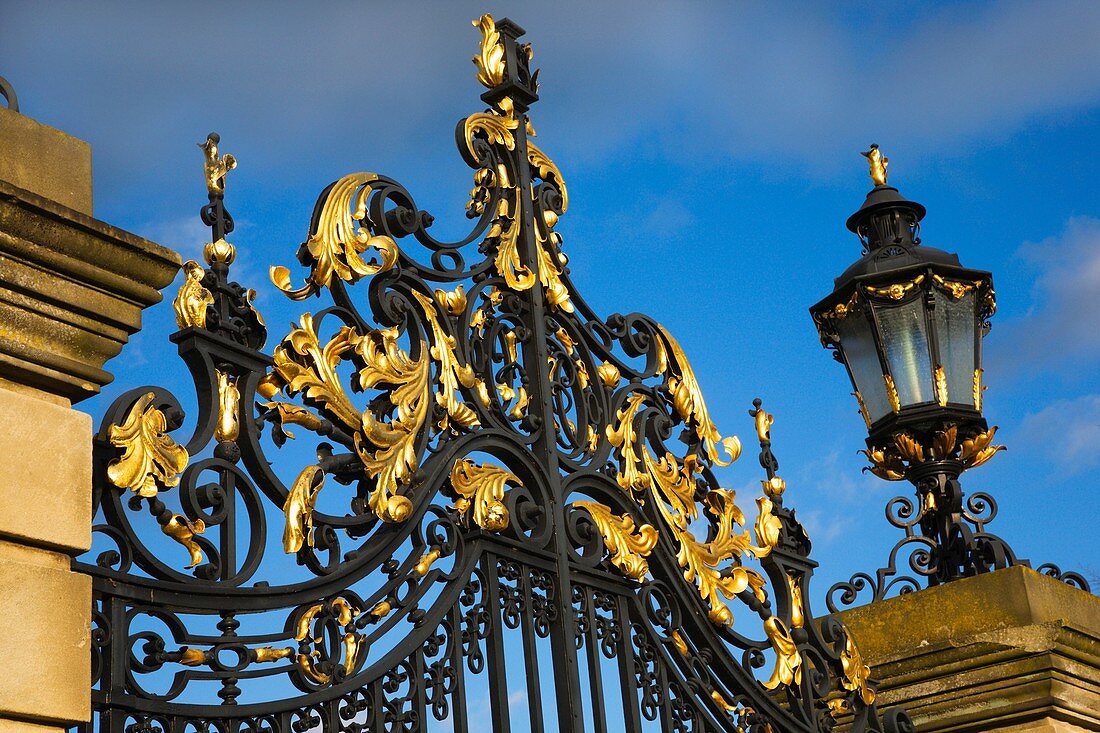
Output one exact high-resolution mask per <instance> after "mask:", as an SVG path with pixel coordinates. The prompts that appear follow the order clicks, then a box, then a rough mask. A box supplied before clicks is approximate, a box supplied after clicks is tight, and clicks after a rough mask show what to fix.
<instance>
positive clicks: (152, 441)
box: [107, 392, 188, 497]
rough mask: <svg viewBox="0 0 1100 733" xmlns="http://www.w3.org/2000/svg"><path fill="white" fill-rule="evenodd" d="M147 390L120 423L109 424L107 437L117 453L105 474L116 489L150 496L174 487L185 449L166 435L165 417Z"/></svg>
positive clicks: (185, 465)
mask: <svg viewBox="0 0 1100 733" xmlns="http://www.w3.org/2000/svg"><path fill="white" fill-rule="evenodd" d="M155 399H156V395H155V394H154V393H152V392H148V393H146V394H144V395H142V396H141V397H139V398H138V399H137V401H136V402H134V404H133V406H132V407H131V408H130V411H129V413H128V414H127V415H126V419H125V420H124V421H123V422H122V424H121V425H112V426H111V427H110V430H109V432H108V439H109V440H110V442H111V445H113V446H114V447H115V448H121V449H122V451H123V453H122V455H121V456H119V457H118V458H116V459H115V460H113V461H111V463H110V465H108V466H107V477H108V478H109V479H110V480H111V483H113V484H114V485H115V486H117V487H119V488H120V489H129V490H131V491H133V492H134V493H135V494H137V495H138V496H143V497H154V496H156V495H157V491H158V490H159V488H161V487H164V488H168V487H172V486H177V485H178V484H179V475H180V474H181V473H183V469H184V468H186V467H187V461H188V455H187V449H186V448H184V447H183V446H182V445H180V444H179V443H177V442H176V441H174V440H172V438H171V437H170V436H169V435H167V434H166V431H167V429H168V420H167V418H165V416H164V413H163V412H161V411H160V410H159V409H158V408H157V406H156V405H155V404H153V401H154V400H155Z"/></svg>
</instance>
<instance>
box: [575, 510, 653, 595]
mask: <svg viewBox="0 0 1100 733" xmlns="http://www.w3.org/2000/svg"><path fill="white" fill-rule="evenodd" d="M573 506H576V507H580V508H582V509H585V510H586V511H587V512H588V513H589V514H590V515H591V516H592V521H594V522H595V523H596V527H597V529H599V531H600V535H601V536H602V537H603V541H604V545H605V546H606V547H607V551H608V553H609V554H610V555H611V564H612V565H614V566H615V567H617V568H618V569H619V570H620V571H622V573H623V575H625V576H627V577H628V578H633V579H634V580H641V579H642V578H644V577H645V575H646V573H648V572H649V563H647V562H646V557H648V556H649V553H650V552H652V551H653V548H654V547H656V546H657V530H656V529H655V528H654V527H653V526H652V525H649V524H643V525H642V526H640V527H636V526H635V524H634V518H633V517H631V516H630V515H629V514H622V515H616V514H612V513H611V508H610V507H608V506H606V505H604V504H599V503H597V502H594V501H575V502H573Z"/></svg>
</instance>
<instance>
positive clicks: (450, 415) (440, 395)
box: [413, 290, 481, 430]
mask: <svg viewBox="0 0 1100 733" xmlns="http://www.w3.org/2000/svg"><path fill="white" fill-rule="evenodd" d="M413 296H414V297H415V298H416V299H417V301H419V302H420V305H421V307H422V308H423V310H424V316H425V317H426V318H427V319H428V324H429V326H430V328H431V331H432V346H431V355H432V358H433V359H435V361H436V363H437V364H439V376H438V381H439V386H440V388H441V389H440V391H439V392H437V393H436V395H435V399H436V402H438V403H439V404H440V405H441V406H442V407H443V409H444V410H445V411H446V417H444V418H443V420H442V422H441V423H440V425H439V428H440V430H445V429H447V427H448V422H449V421H450V422H453V423H454V424H455V425H456V426H458V427H462V428H470V427H474V426H476V425H480V424H481V421H480V420H478V417H477V413H475V412H474V411H473V409H472V408H471V407H470V406H469V405H467V404H466V403H465V402H463V401H461V400H460V399H459V398H458V393H459V386H460V385H461V386H462V387H466V388H467V389H469V388H472V387H474V386H475V385H476V384H477V377H476V376H475V374H474V370H473V367H471V366H470V365H469V364H463V363H461V362H460V361H459V359H458V356H457V355H456V354H455V337H454V336H452V335H450V334H449V333H447V331H446V329H445V328H444V327H443V324H442V322H441V321H440V319H439V315H438V314H437V313H436V310H435V305H434V301H433V300H432V299H431V298H429V297H428V296H426V295H424V294H423V293H420V292H418V291H415V290H414V291H413ZM463 300H465V296H463Z"/></svg>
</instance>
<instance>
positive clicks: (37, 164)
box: [0, 107, 180, 733]
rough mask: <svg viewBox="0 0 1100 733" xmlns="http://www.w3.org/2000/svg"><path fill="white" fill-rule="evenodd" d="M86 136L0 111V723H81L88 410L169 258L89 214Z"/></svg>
mask: <svg viewBox="0 0 1100 733" xmlns="http://www.w3.org/2000/svg"><path fill="white" fill-rule="evenodd" d="M91 168H92V166H91V149H90V148H89V146H88V144H87V143H85V142H83V141H81V140H77V139H75V138H72V137H69V136H68V135H66V134H64V133H62V132H60V131H58V130H54V129H53V128H50V127H47V126H45V125H42V124H39V123H38V122H36V121H34V120H32V119H30V118H29V117H25V116H23V115H20V114H19V113H18V112H15V111H13V110H10V109H7V108H5V107H0V619H2V620H3V622H4V624H5V626H6V627H7V629H8V648H9V660H10V662H11V663H10V664H9V665H8V669H7V670H6V673H5V674H4V675H3V677H2V679H0V731H18V732H19V733H24V732H25V733H51V732H54V731H60V730H62V729H64V728H66V727H68V726H71V725H73V724H75V723H78V722H81V721H86V720H88V719H89V713H90V687H91V685H90V675H91V667H90V661H91V658H90V638H89V632H90V616H91V591H92V588H91V579H90V578H88V577H87V576H85V575H81V574H79V573H74V572H72V570H71V569H70V558H71V557H72V556H75V555H78V554H80V553H81V552H84V551H85V550H87V549H88V547H89V545H90V543H91V493H92V492H91V487H92V480H91V466H92V450H91V448H92V422H91V418H90V417H89V416H88V415H86V414H84V413H82V412H79V411H77V410H75V409H73V408H72V406H71V405H72V403H73V402H76V401H79V400H81V399H84V398H85V397H88V396H90V395H92V394H95V393H96V392H98V391H99V388H100V387H101V386H102V385H104V384H106V383H108V382H109V381H111V375H110V374H108V373H107V372H105V371H103V368H102V367H103V364H104V362H105V361H107V359H110V358H111V357H112V356H115V355H116V354H118V352H119V351H120V350H121V348H122V346H123V344H125V343H126V341H127V339H128V338H129V336H130V335H131V334H133V333H135V332H136V331H137V330H138V329H139V328H140V326H141V311H142V309H143V308H146V307H148V306H150V305H152V304H153V303H156V302H158V301H159V300H160V299H161V294H160V289H161V288H163V287H165V286H166V285H168V284H169V283H170V282H171V281H172V279H173V277H174V276H175V274H176V271H177V270H178V269H179V266H180V259H179V255H177V254H176V253H175V252H172V251H170V250H167V249H165V248H163V247H161V246H159V245H156V244H153V243H152V242H149V241H146V240H144V239H142V238H140V237H136V236H134V235H132V234H129V233H127V232H124V231H121V230H119V229H116V228H114V227H112V226H110V225H108V224H105V223H103V222H101V221H97V220H96V219H93V218H92V216H91V214H92V180H91Z"/></svg>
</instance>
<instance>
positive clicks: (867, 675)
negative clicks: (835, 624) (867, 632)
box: [840, 626, 875, 705]
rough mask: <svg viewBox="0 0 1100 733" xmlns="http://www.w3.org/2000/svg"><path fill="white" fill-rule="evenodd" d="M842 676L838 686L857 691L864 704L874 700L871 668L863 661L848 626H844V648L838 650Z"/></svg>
mask: <svg viewBox="0 0 1100 733" xmlns="http://www.w3.org/2000/svg"><path fill="white" fill-rule="evenodd" d="M840 664H841V671H842V676H841V679H840V686H841V687H843V688H844V689H845V690H848V691H849V692H857V693H858V694H859V697H860V699H861V700H862V701H863V704H864V705H870V704H871V703H873V702H874V701H875V689H874V687H872V686H871V685H870V679H871V668H870V667H868V666H867V664H866V663H865V662H864V661H863V655H862V654H860V653H859V648H858V647H857V646H856V642H855V639H853V638H852V632H851V631H849V630H848V627H846V626H845V627H844V649H843V650H842V651H841V652H840Z"/></svg>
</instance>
